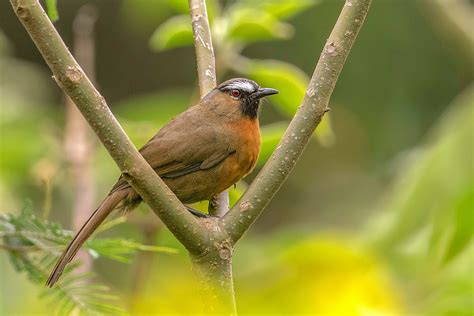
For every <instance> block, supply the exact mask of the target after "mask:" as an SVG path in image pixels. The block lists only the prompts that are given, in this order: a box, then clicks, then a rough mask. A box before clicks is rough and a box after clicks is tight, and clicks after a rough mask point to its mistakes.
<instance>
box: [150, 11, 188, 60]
mask: <svg viewBox="0 0 474 316" xmlns="http://www.w3.org/2000/svg"><path fill="white" fill-rule="evenodd" d="M192 43H193V31H192V28H191V19H190V17H189V15H177V16H174V17H172V18H170V19H168V20H166V21H165V22H164V23H162V24H161V25H160V26H158V28H157V29H156V30H155V32H154V33H153V35H152V36H151V38H150V47H151V49H152V50H154V51H157V52H160V51H165V50H169V49H173V48H176V47H183V46H189V45H191V44H192Z"/></svg>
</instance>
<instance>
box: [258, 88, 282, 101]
mask: <svg viewBox="0 0 474 316" xmlns="http://www.w3.org/2000/svg"><path fill="white" fill-rule="evenodd" d="M277 93H279V91H278V90H276V89H272V88H260V89H258V90H257V91H256V92H254V93H253V94H252V96H254V97H256V98H258V99H260V98H263V97H266V96H268V95H272V94H277Z"/></svg>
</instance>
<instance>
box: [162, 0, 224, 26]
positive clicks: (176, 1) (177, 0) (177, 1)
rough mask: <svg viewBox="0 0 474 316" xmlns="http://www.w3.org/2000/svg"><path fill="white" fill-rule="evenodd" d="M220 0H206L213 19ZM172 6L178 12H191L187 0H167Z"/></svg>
mask: <svg viewBox="0 0 474 316" xmlns="http://www.w3.org/2000/svg"><path fill="white" fill-rule="evenodd" d="M217 2H218V0H206V9H207V15H208V16H209V20H210V21H212V19H213V17H214V16H215V14H216V13H217V12H218V9H219V4H218V3H217ZM166 3H167V4H168V6H169V7H170V8H172V9H173V10H174V11H176V12H178V13H183V14H184V13H185V14H189V2H188V1H187V0H166Z"/></svg>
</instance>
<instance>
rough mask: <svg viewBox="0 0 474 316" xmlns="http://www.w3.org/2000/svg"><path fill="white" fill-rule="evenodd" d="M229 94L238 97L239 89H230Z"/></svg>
mask: <svg viewBox="0 0 474 316" xmlns="http://www.w3.org/2000/svg"><path fill="white" fill-rule="evenodd" d="M230 94H231V95H232V96H233V97H234V98H238V97H239V96H240V91H239V90H235V89H234V90H232V91H231V92H230Z"/></svg>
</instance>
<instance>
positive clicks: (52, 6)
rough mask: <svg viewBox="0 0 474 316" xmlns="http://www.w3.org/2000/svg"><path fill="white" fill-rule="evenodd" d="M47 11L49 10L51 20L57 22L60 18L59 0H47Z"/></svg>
mask: <svg viewBox="0 0 474 316" xmlns="http://www.w3.org/2000/svg"><path fill="white" fill-rule="evenodd" d="M46 12H48V16H49V18H50V19H51V21H53V22H56V21H57V20H59V14H58V3H57V0H46Z"/></svg>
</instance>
